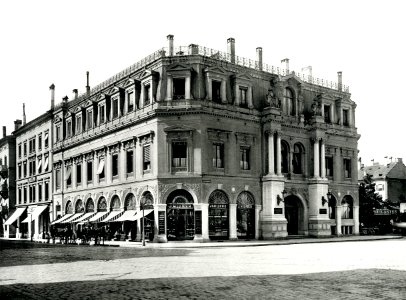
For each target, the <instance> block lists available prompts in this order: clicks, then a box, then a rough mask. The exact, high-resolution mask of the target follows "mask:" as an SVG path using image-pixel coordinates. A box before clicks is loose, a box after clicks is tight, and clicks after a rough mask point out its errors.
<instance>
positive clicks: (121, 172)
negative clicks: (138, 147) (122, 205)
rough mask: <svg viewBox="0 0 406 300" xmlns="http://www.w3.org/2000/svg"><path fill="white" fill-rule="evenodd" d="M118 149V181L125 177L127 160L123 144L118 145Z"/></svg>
mask: <svg viewBox="0 0 406 300" xmlns="http://www.w3.org/2000/svg"><path fill="white" fill-rule="evenodd" d="M120 146H121V148H120V151H119V155H118V161H119V168H118V179H119V180H120V181H122V180H124V179H125V178H126V173H127V168H126V160H127V155H126V149H125V148H124V145H123V144H121V145H120Z"/></svg>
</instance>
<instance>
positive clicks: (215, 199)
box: [209, 190, 229, 239]
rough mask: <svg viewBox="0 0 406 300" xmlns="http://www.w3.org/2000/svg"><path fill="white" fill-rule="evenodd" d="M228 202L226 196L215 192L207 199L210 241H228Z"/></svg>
mask: <svg viewBox="0 0 406 300" xmlns="http://www.w3.org/2000/svg"><path fill="white" fill-rule="evenodd" d="M228 206H229V200H228V197H227V194H226V193H225V192H223V191H221V190H215V191H213V192H212V193H211V194H210V197H209V237H210V239H228V237H229V220H228V218H229V207H228Z"/></svg>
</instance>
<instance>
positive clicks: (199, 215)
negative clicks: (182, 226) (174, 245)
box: [195, 210, 202, 234]
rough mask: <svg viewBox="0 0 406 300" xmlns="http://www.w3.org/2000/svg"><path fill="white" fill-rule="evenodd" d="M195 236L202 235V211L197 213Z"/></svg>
mask: <svg viewBox="0 0 406 300" xmlns="http://www.w3.org/2000/svg"><path fill="white" fill-rule="evenodd" d="M195 234H202V211H201V210H197V211H195Z"/></svg>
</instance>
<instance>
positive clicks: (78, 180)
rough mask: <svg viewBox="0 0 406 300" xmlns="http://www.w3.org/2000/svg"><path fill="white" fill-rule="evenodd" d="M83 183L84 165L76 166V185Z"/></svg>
mask: <svg viewBox="0 0 406 300" xmlns="http://www.w3.org/2000/svg"><path fill="white" fill-rule="evenodd" d="M81 183H82V165H81V164H77V165H76V184H77V185H80V184H81Z"/></svg>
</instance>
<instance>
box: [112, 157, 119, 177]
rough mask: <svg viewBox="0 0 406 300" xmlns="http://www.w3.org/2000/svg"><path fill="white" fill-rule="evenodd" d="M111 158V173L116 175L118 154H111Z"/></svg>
mask: <svg viewBox="0 0 406 300" xmlns="http://www.w3.org/2000/svg"><path fill="white" fill-rule="evenodd" d="M111 159H112V168H111V171H112V175H113V177H115V176H118V154H113V156H112V157H111Z"/></svg>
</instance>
